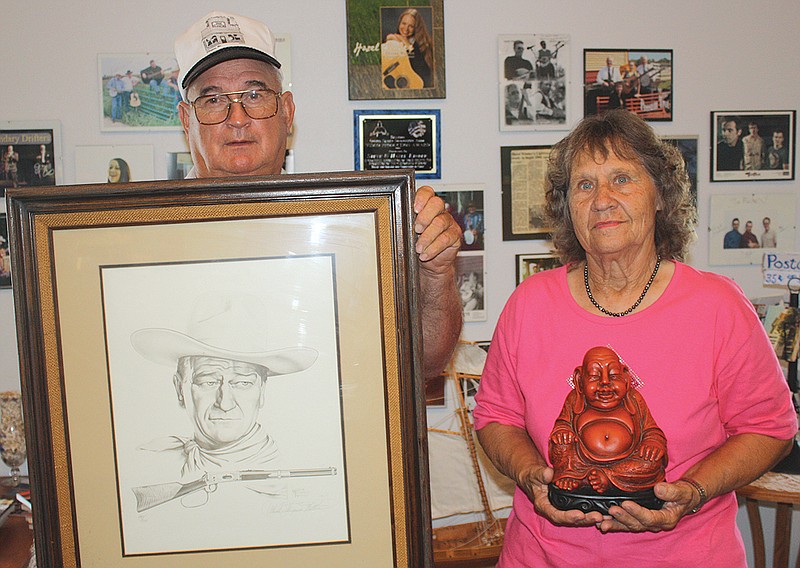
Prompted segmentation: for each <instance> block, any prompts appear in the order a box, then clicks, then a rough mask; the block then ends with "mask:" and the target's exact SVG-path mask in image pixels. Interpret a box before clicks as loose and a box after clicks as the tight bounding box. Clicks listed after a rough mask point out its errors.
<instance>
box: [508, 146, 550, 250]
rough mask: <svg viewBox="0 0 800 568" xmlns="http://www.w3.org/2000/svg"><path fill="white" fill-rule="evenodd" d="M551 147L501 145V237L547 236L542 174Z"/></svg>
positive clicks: (548, 229) (548, 235) (543, 173)
mask: <svg viewBox="0 0 800 568" xmlns="http://www.w3.org/2000/svg"><path fill="white" fill-rule="evenodd" d="M551 148H552V146H501V147H500V174H501V175H500V181H501V188H502V206H503V240H504V241H513V240H526V239H548V238H550V228H549V227H547V226H546V225H547V223H546V220H545V213H544V207H545V199H544V192H545V176H546V174H547V160H548V157H549V156H550V149H551Z"/></svg>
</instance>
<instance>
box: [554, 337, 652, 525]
mask: <svg viewBox="0 0 800 568" xmlns="http://www.w3.org/2000/svg"><path fill="white" fill-rule="evenodd" d="M573 377H574V381H575V388H574V389H573V390H572V391H571V392H570V393H569V394H568V395H567V399H566V401H565V402H564V408H563V409H562V410H561V414H560V415H559V416H558V419H556V423H555V426H554V427H553V431H552V433H551V434H550V441H549V453H550V462H551V464H552V466H553V469H554V470H555V475H554V476H553V483H552V484H553V485H554V486H555V487H556V488H558V489H559V490H561V492H560V493H561V494H564V493H565V492H566V493H569V492H576V493H580V494H581V495H586V494H587V490H593V491H594V492H595V493H596V494H600V495H604V494H609V495H621V494H628V493H640V492H642V491H646V490H652V487H653V486H654V485H655V484H656V483H658V482H659V481H663V480H664V472H665V469H666V467H667V440H666V437H665V436H664V432H662V430H661V429H660V428H659V427H658V425H657V424H656V421H655V420H654V419H653V416H652V415H651V414H650V410H649V409H648V408H647V404H646V403H645V401H644V398H643V397H642V395H641V394H639V392H638V391H637V390H636V389H635V388H633V387H632V386H631V374H630V371H629V369H628V367H627V366H626V365H625V364H624V363H623V362H622V361H621V360H620V358H619V356H618V355H617V354H616V353H615V352H614V351H613V350H612V349H610V348H608V347H593V348H592V349H589V351H587V352H586V355H585V356H584V358H583V365H582V366H580V367H578V368H576V369H575V374H574V375H573ZM589 494H591V491H589ZM650 494H651V495H652V491H651V492H650ZM552 500H553V491H551V501H552ZM618 501H619V502H621V500H618ZM612 504H614V503H612ZM554 505H556V506H557V507H558V504H556V503H555V502H554ZM658 507H660V504H657V506H653V507H650V508H658ZM559 508H562V507H559ZM567 508H574V507H572V506H569V507H567ZM599 510H603V508H602V506H601V507H600V509H599Z"/></svg>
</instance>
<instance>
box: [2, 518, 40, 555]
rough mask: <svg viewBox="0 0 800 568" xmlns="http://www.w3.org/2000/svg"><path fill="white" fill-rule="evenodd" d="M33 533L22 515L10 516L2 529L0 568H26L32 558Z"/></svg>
mask: <svg viewBox="0 0 800 568" xmlns="http://www.w3.org/2000/svg"><path fill="white" fill-rule="evenodd" d="M32 543H33V531H32V530H31V529H29V528H28V521H27V520H26V519H25V517H23V516H20V515H16V514H14V515H12V516H10V517H9V518H8V519H7V520H6V522H5V524H4V525H3V526H2V527H0V568H24V567H25V566H27V565H28V561H29V560H30V557H31V544H32Z"/></svg>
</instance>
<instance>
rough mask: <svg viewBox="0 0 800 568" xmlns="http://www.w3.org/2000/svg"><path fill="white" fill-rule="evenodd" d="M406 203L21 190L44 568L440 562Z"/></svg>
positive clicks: (404, 194) (318, 191)
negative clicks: (435, 553) (435, 557)
mask: <svg viewBox="0 0 800 568" xmlns="http://www.w3.org/2000/svg"><path fill="white" fill-rule="evenodd" d="M413 193H414V184H413V177H412V176H411V175H410V173H409V172H395V173H383V172H380V173H373V172H362V173H342V174H309V175H281V176H270V177H264V178H251V179H248V180H239V181H220V180H216V181H211V182H209V181H208V180H199V179H198V180H189V181H183V182H174V181H161V182H153V183H152V184H143V183H137V184H120V185H117V186H111V185H110V184H103V185H82V186H58V187H56V188H53V192H52V194H49V193H48V194H47V195H46V196H43V195H42V193H41V192H34V191H31V190H26V189H17V190H13V193H11V194H10V199H9V215H10V216H11V219H12V222H11V232H12V234H11V238H10V240H11V242H12V243H13V249H14V254H15V256H18V257H19V258H20V259H22V260H21V261H20V262H19V264H18V265H15V270H14V274H13V275H12V278H13V279H14V282H15V285H17V286H18V288H19V290H20V293H19V294H15V298H14V300H15V302H16V304H15V305H16V314H17V326H18V329H20V330H24V331H23V333H24V337H23V338H21V339H22V340H21V342H20V345H21V354H20V356H21V357H22V358H23V359H24V361H25V364H24V365H22V368H23V372H22V389H23V393H24V395H25V396H24V401H25V409H24V411H25V413H26V424H27V425H28V428H29V429H28V431H27V432H26V434H28V436H29V440H32V441H33V443H32V444H30V446H29V448H28V449H29V460H30V464H31V469H33V470H35V471H36V476H33V478H32V482H33V486H32V490H33V491H34V493H35V494H36V495H38V498H37V499H36V500H34V515H33V519H34V520H33V522H34V525H35V531H36V535H37V546H36V553H37V560H38V565H40V566H99V565H102V566H107V567H109V568H118V567H123V566H128V565H129V564H131V563H134V564H136V565H137V566H142V567H149V566H152V567H153V568H155V567H156V566H164V565H165V563H166V564H169V565H170V566H175V567H177V568H180V567H189V566H216V565H220V564H234V565H242V566H252V565H270V566H282V567H284V566H285V567H287V568H304V567H307V566H330V567H334V568H349V567H351V566H354V565H357V564H359V563H362V564H363V563H366V564H368V565H370V566H398V567H401V568H417V567H418V566H419V567H428V566H430V565H431V560H432V559H431V554H430V551H431V547H430V540H429V539H430V532H429V531H428V530H426V529H425V527H426V526H429V523H430V509H429V503H430V500H429V498H428V491H429V489H428V487H429V484H428V475H427V472H428V466H427V451H426V448H424V447H423V446H421V445H419V444H418V441H419V439H420V436H423V435H424V434H423V431H424V428H425V414H424V406H423V402H424V398H423V392H424V384H423V379H422V375H423V372H422V364H421V339H420V336H421V329H420V321H419V313H418V312H416V311H415V310H413V306H416V305H418V300H417V295H418V265H417V256H416V255H415V254H414V250H413V242H414V231H413ZM354 243H355V244H356V246H354ZM56 284H57V285H56ZM352 306H358V309H357V310H353V309H350V307H352ZM398 330H399V331H398ZM223 393H224V394H223ZM219 396H224V397H228V400H229V401H230V403H231V404H233V402H234V401H235V403H236V405H235V408H237V411H236V412H235V413H233V412H227V414H225V417H224V418H222V415H221V414H220V412H219V407H218V406H217V405H215V403H214V401H215V400H218V398H217V397H219ZM34 401H35V403H34ZM175 526H180V527H182V528H183V530H181V531H178V532H176V531H175V530H174V527H175ZM426 539H428V540H426Z"/></svg>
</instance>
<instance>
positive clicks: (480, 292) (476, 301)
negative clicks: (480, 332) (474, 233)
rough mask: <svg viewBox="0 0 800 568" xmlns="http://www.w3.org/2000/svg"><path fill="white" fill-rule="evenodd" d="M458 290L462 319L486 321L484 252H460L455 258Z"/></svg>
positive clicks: (466, 320)
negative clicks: (462, 312)
mask: <svg viewBox="0 0 800 568" xmlns="http://www.w3.org/2000/svg"><path fill="white" fill-rule="evenodd" d="M456 272H457V273H458V281H457V285H458V292H459V294H460V295H461V307H462V309H463V310H464V321H465V322H470V321H486V319H487V316H486V282H485V279H484V253H483V252H460V253H458V258H456Z"/></svg>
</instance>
